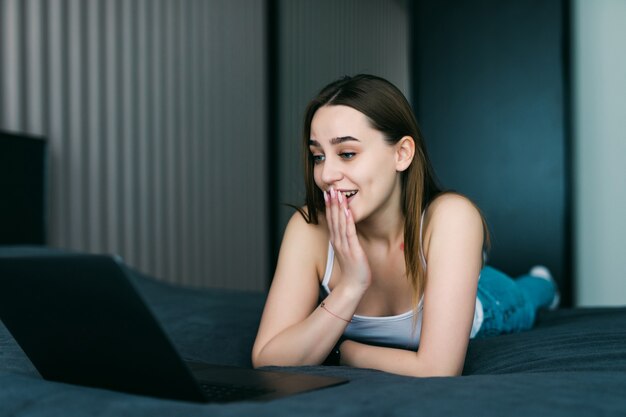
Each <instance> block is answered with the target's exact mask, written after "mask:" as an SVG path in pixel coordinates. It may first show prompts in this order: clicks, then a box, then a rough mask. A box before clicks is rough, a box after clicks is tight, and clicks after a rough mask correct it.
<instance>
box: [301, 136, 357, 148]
mask: <svg viewBox="0 0 626 417" xmlns="http://www.w3.org/2000/svg"><path fill="white" fill-rule="evenodd" d="M349 141H356V142H360V140H358V139H357V138H355V137H354V136H341V137H338V138H332V139H331V140H330V144H331V145H338V144H340V143H343V142H349ZM309 146H315V147H317V148H321V147H322V145H320V143H319V142H318V141H316V140H315V139H309Z"/></svg>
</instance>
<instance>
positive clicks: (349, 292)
mask: <svg viewBox="0 0 626 417" xmlns="http://www.w3.org/2000/svg"><path fill="white" fill-rule="evenodd" d="M368 287H369V285H366V284H358V283H356V284H355V283H350V282H341V283H340V284H339V285H337V286H336V287H335V288H334V289H333V292H336V293H338V294H340V296H341V298H342V299H348V300H352V301H354V302H356V303H357V304H358V302H359V301H361V298H363V294H365V292H366V291H367V288H368Z"/></svg>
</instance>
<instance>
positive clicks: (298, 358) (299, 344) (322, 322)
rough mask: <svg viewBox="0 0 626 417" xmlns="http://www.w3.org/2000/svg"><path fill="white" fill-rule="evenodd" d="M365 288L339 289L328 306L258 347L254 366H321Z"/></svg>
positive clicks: (255, 352)
mask: <svg viewBox="0 0 626 417" xmlns="http://www.w3.org/2000/svg"><path fill="white" fill-rule="evenodd" d="M362 295H363V292H362V291H355V290H353V289H351V288H339V287H338V288H335V290H334V291H333V292H332V293H331V294H330V295H329V296H328V297H327V298H326V299H325V300H324V304H325V307H326V309H323V308H321V307H319V306H318V307H316V308H315V310H313V312H312V313H311V314H310V315H309V316H308V317H307V318H306V319H305V320H303V321H302V322H300V323H297V324H295V325H293V326H291V327H289V328H287V329H285V330H284V331H282V332H281V333H279V334H277V335H276V336H274V337H273V338H272V339H271V340H269V341H268V342H267V343H265V345H264V346H262V347H259V348H258V349H255V350H254V353H253V365H254V366H255V367H259V366H269V365H278V366H303V365H319V364H321V363H322V362H323V361H324V360H325V359H326V357H327V356H328V354H329V352H330V351H331V349H332V348H333V347H334V346H335V344H336V343H337V340H339V338H340V337H341V335H342V334H343V332H344V330H345V328H346V326H347V325H348V321H349V320H350V318H351V317H352V316H353V314H354V311H355V310H356V307H357V306H358V304H359V302H360V300H361V297H362Z"/></svg>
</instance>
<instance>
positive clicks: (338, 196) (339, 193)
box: [337, 191, 343, 203]
mask: <svg viewBox="0 0 626 417" xmlns="http://www.w3.org/2000/svg"><path fill="white" fill-rule="evenodd" d="M337 198H338V199H339V202H340V203H343V193H342V192H341V191H339V192H338V193H337Z"/></svg>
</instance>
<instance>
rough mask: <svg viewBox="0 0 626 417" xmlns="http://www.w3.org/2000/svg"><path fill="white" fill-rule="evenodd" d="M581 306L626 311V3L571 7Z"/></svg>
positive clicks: (598, 0)
mask: <svg viewBox="0 0 626 417" xmlns="http://www.w3.org/2000/svg"><path fill="white" fill-rule="evenodd" d="M573 18H574V19H573V30H574V39H573V41H574V42H573V52H574V57H573V58H574V59H573V63H574V72H573V76H574V77H573V81H574V123H575V124H574V134H575V140H574V142H575V146H574V153H575V161H574V175H575V179H574V181H575V224H576V230H575V233H576V254H575V259H576V288H577V291H576V304H577V305H580V306H588V305H625V304H626V47H625V45H626V24H624V22H626V1H625V0H593V1H589V0H576V1H575V2H574V3H573Z"/></svg>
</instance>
